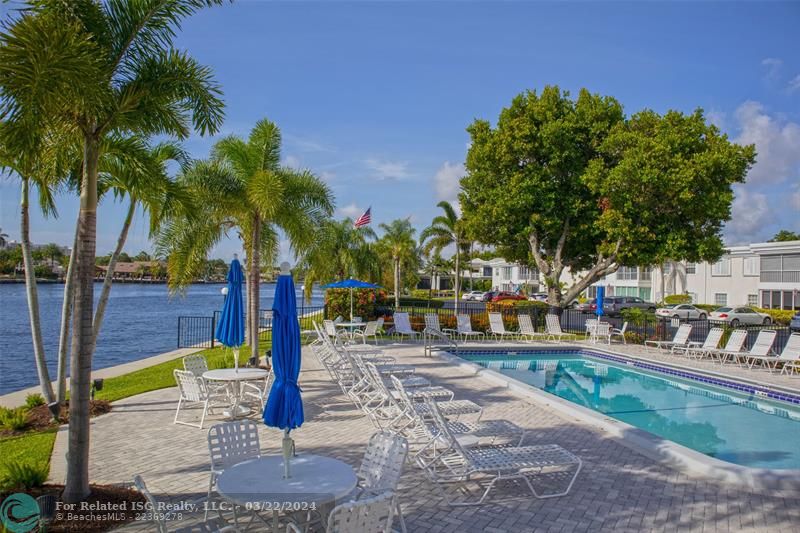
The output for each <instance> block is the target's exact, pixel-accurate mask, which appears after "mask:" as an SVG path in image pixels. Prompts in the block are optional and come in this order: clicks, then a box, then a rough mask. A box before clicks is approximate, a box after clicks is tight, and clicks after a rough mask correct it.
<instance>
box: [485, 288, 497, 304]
mask: <svg viewBox="0 0 800 533" xmlns="http://www.w3.org/2000/svg"><path fill="white" fill-rule="evenodd" d="M496 295H497V291H487V292H485V293H484V294H483V298H481V301H482V302H491V301H492V298H494V297H495V296H496Z"/></svg>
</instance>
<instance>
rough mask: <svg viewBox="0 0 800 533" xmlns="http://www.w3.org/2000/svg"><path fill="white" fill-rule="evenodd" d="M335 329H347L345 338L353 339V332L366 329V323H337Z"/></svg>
mask: <svg viewBox="0 0 800 533" xmlns="http://www.w3.org/2000/svg"><path fill="white" fill-rule="evenodd" d="M336 327H337V328H342V329H347V336H348V337H350V338H351V339H352V338H353V331H355V330H357V329H360V328H365V327H367V323H366V322H337V323H336Z"/></svg>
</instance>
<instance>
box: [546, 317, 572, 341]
mask: <svg viewBox="0 0 800 533" xmlns="http://www.w3.org/2000/svg"><path fill="white" fill-rule="evenodd" d="M544 319H545V325H546V326H547V335H546V336H545V339H546V340H549V339H552V340H554V341H556V342H561V339H563V338H564V337H574V336H575V334H574V333H567V332H565V331H564V330H562V329H561V321H560V320H559V319H558V315H545V317H544Z"/></svg>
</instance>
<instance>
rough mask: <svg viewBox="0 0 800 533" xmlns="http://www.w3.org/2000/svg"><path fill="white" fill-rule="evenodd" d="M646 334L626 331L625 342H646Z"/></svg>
mask: <svg viewBox="0 0 800 533" xmlns="http://www.w3.org/2000/svg"><path fill="white" fill-rule="evenodd" d="M644 341H645V336H644V335H642V334H641V333H637V332H636V331H626V332H625V342H627V343H628V344H644Z"/></svg>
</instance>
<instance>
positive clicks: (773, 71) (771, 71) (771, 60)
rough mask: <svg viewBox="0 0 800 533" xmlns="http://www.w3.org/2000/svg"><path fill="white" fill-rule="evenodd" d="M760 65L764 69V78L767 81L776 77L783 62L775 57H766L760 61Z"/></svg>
mask: <svg viewBox="0 0 800 533" xmlns="http://www.w3.org/2000/svg"><path fill="white" fill-rule="evenodd" d="M761 65H762V66H763V67H764V68H765V69H766V71H767V73H766V78H767V79H768V80H774V79H775V78H777V77H778V74H779V73H780V71H781V67H782V66H783V60H782V59H778V58H777V57H767V58H765V59H762V60H761Z"/></svg>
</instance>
